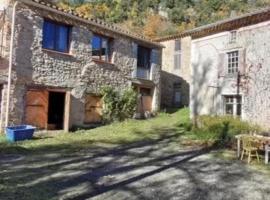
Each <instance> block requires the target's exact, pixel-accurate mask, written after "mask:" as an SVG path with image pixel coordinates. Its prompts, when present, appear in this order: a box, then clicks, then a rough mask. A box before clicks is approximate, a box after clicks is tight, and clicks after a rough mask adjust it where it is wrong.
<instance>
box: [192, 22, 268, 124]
mask: <svg viewBox="0 0 270 200" xmlns="http://www.w3.org/2000/svg"><path fill="white" fill-rule="evenodd" d="M235 31H237V37H236V41H235V42H233V43H230V42H229V38H230V35H231V34H232V33H231V32H229V31H224V32H220V33H217V34H213V35H209V36H206V37H202V38H198V39H194V40H193V41H192V73H191V74H192V84H191V114H192V116H194V115H204V114H210V115H222V114H225V99H224V97H225V96H228V95H229V96H241V97H242V107H241V113H242V114H241V118H242V119H243V120H248V121H250V122H252V123H256V124H259V125H262V126H266V127H270V124H269V120H270V103H269V99H270V68H269V66H270V59H269V58H270V51H269V49H270V46H269V45H270V41H269V40H270V37H269V36H270V21H266V22H261V23H258V24H255V25H249V26H245V27H242V28H239V29H237V30H235ZM235 51H237V52H238V54H239V57H238V69H239V75H237V74H234V75H231V74H228V66H229V65H228V62H229V61H228V53H229V52H235Z"/></svg>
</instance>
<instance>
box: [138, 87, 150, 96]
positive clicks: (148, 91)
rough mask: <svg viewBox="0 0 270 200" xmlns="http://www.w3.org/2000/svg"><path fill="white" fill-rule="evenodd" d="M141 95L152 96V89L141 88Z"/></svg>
mask: <svg viewBox="0 0 270 200" xmlns="http://www.w3.org/2000/svg"><path fill="white" fill-rule="evenodd" d="M140 94H141V95H142V96H151V89H150V88H140Z"/></svg>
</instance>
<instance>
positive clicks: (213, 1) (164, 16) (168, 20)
mask: <svg viewBox="0 0 270 200" xmlns="http://www.w3.org/2000/svg"><path fill="white" fill-rule="evenodd" d="M54 3H57V4H58V5H59V6H61V7H64V8H66V9H70V8H72V9H74V10H76V11H77V12H78V13H81V14H83V15H86V16H88V17H93V18H99V19H102V20H106V21H107V22H112V23H116V24H118V25H120V26H122V27H124V28H127V29H129V30H131V31H133V32H137V33H140V34H141V33H143V34H144V35H145V36H146V37H151V38H153V37H161V36H164V35H169V34H173V33H176V32H179V31H183V30H187V29H191V28H194V27H197V26H201V25H205V24H208V23H211V22H215V21H218V20H221V19H224V18H228V17H233V16H238V15H241V14H243V13H247V12H250V11H253V10H256V9H259V8H264V7H266V6H270V0H54Z"/></svg>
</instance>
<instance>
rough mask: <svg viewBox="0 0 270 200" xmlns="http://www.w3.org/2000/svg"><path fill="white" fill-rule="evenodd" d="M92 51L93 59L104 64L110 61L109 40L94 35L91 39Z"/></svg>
mask: <svg viewBox="0 0 270 200" xmlns="http://www.w3.org/2000/svg"><path fill="white" fill-rule="evenodd" d="M92 49H93V50H92V56H93V59H96V60H101V61H105V62H110V61H111V54H110V38H107V37H104V36H100V35H94V36H93V38H92Z"/></svg>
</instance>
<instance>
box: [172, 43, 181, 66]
mask: <svg viewBox="0 0 270 200" xmlns="http://www.w3.org/2000/svg"><path fill="white" fill-rule="evenodd" d="M181 55H182V54H181V41H180V40H175V47H174V69H180V68H181Z"/></svg>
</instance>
